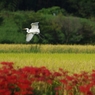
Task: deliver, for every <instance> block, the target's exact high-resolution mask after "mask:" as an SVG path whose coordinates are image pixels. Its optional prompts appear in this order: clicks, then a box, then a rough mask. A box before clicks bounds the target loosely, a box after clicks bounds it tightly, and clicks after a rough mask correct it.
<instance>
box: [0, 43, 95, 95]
mask: <svg viewBox="0 0 95 95" xmlns="http://www.w3.org/2000/svg"><path fill="white" fill-rule="evenodd" d="M94 51H95V46H92V45H84V46H83V45H31V44H27V45H25V44H24V45H23V44H2V45H0V95H3V94H4V95H95V52H94Z"/></svg>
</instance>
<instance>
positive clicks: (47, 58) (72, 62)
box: [0, 53, 95, 73]
mask: <svg viewBox="0 0 95 95" xmlns="http://www.w3.org/2000/svg"><path fill="white" fill-rule="evenodd" d="M2 61H8V62H14V63H15V67H18V66H19V67H24V66H36V67H40V66H46V67H47V68H49V69H51V70H58V69H59V68H63V69H64V70H68V71H70V72H71V73H78V72H81V71H89V72H90V71H92V70H93V69H95V54H75V53H73V54H69V53H67V54H58V53H54V54H48V53H43V54H42V53H0V62H2Z"/></svg>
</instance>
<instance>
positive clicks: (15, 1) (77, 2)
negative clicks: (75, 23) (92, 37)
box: [0, 0, 95, 18]
mask: <svg viewBox="0 0 95 95" xmlns="http://www.w3.org/2000/svg"><path fill="white" fill-rule="evenodd" d="M52 6H59V7H61V8H62V9H65V10H66V11H67V12H68V13H69V14H72V15H75V16H80V17H86V18H88V17H92V16H93V17H94V16H95V0H52V2H51V0H0V10H11V11H17V10H34V11H38V10H40V9H42V8H49V7H52Z"/></svg>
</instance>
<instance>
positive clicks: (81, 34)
mask: <svg viewBox="0 0 95 95" xmlns="http://www.w3.org/2000/svg"><path fill="white" fill-rule="evenodd" d="M0 11H1V12H0V43H26V42H25V36H26V32H25V31H24V30H23V28H25V27H28V28H30V24H31V23H32V22H36V21H37V22H39V27H40V30H41V37H39V36H37V35H36V36H35V37H34V38H33V40H31V41H30V43H43V44H94V43H95V0H52V2H51V1H50V0H44V1H40V0H0Z"/></svg>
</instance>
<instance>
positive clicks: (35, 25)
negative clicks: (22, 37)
mask: <svg viewBox="0 0 95 95" xmlns="http://www.w3.org/2000/svg"><path fill="white" fill-rule="evenodd" d="M38 23H39V22H35V23H31V28H32V29H38V28H39V26H38Z"/></svg>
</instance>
